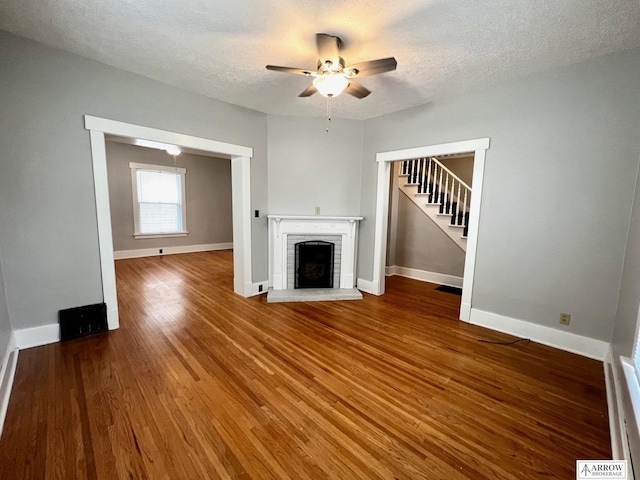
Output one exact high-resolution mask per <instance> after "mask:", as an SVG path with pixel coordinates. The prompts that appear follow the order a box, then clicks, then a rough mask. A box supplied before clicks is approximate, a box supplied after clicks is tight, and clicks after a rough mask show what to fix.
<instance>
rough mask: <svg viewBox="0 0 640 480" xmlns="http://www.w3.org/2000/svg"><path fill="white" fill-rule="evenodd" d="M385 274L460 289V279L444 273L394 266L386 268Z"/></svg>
mask: <svg viewBox="0 0 640 480" xmlns="http://www.w3.org/2000/svg"><path fill="white" fill-rule="evenodd" d="M386 274H387V276H390V275H398V276H399V277H406V278H412V279H414V280H420V281H421V282H429V283H437V284H439V285H448V286H449V287H458V288H462V277H455V276H453V275H447V274H445V273H437V272H427V271H426V270H418V269H417V268H409V267H401V266H399V265H394V266H392V267H386Z"/></svg>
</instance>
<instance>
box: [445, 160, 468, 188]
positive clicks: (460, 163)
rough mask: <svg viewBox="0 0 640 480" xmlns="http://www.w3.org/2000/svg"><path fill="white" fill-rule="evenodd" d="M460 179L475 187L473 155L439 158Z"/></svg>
mask: <svg viewBox="0 0 640 480" xmlns="http://www.w3.org/2000/svg"><path fill="white" fill-rule="evenodd" d="M438 160H440V162H441V163H442V164H443V165H444V166H445V167H447V168H448V169H449V170H451V171H452V172H453V173H454V174H455V175H456V176H457V177H458V178H459V179H460V180H462V181H463V182H464V183H466V184H467V185H469V186H470V187H471V188H473V155H472V156H470V157H454V158H439V159H438Z"/></svg>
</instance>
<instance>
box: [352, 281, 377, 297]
mask: <svg viewBox="0 0 640 480" xmlns="http://www.w3.org/2000/svg"><path fill="white" fill-rule="evenodd" d="M356 286H357V288H358V290H360V291H362V292H366V293H371V294H372V295H376V294H375V293H374V292H375V291H376V290H375V286H374V285H373V282H371V281H369V280H365V279H364V278H359V279H358V281H357V283H356Z"/></svg>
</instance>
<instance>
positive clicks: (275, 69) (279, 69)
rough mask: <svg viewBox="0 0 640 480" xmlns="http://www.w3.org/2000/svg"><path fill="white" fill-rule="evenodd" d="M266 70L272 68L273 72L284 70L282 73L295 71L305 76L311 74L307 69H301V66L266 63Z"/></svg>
mask: <svg viewBox="0 0 640 480" xmlns="http://www.w3.org/2000/svg"><path fill="white" fill-rule="evenodd" d="M267 70H273V71H275V72H284V73H295V74H296V75H304V76H306V77H310V76H311V72H310V71H309V70H303V69H302V68H292V67H278V66H276V65H267Z"/></svg>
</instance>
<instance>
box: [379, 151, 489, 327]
mask: <svg viewBox="0 0 640 480" xmlns="http://www.w3.org/2000/svg"><path fill="white" fill-rule="evenodd" d="M488 148H489V138H478V139H475V140H466V141H462V142H453V143H443V144H440V145H430V146H426V147H417V148H408V149H405V150H395V151H391V152H382V153H378V154H377V155H376V161H377V162H378V184H377V190H376V223H375V231H374V244H373V282H372V292H371V293H373V294H374V295H382V294H383V293H384V287H385V285H384V281H385V279H384V275H385V259H386V254H387V228H388V214H389V188H390V172H391V162H397V161H399V160H411V159H414V158H421V157H432V156H434V157H435V156H438V155H451V154H455V153H466V152H474V159H473V162H474V163H473V195H471V206H470V207H469V208H470V210H469V232H468V235H467V253H466V255H465V261H464V278H463V280H462V303H461V305H460V320H464V321H466V322H468V321H469V317H470V315H471V296H472V292H473V275H474V272H475V267H476V248H477V244H478V222H479V220H480V202H481V200H482V183H483V182H482V180H483V177H484V160H485V152H486V150H487V149H488Z"/></svg>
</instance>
